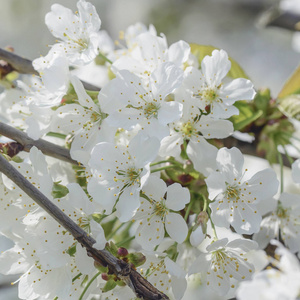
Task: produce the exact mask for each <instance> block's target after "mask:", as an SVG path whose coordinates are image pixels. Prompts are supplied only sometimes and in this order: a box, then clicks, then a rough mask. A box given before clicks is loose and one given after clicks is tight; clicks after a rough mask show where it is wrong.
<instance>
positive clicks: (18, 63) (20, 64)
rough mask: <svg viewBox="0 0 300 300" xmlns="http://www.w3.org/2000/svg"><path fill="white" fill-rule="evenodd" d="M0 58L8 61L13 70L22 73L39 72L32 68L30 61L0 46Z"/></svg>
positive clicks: (36, 73)
mask: <svg viewBox="0 0 300 300" xmlns="http://www.w3.org/2000/svg"><path fill="white" fill-rule="evenodd" d="M0 59H2V60H5V61H6V62H8V63H9V64H10V65H11V66H12V67H13V68H14V70H16V71H17V72H19V73H22V74H35V75H39V73H38V72H37V71H36V70H35V69H34V68H33V66H32V61H31V60H29V59H26V58H23V57H21V56H18V55H16V54H14V53H12V52H9V51H6V50H4V49H1V48H0Z"/></svg>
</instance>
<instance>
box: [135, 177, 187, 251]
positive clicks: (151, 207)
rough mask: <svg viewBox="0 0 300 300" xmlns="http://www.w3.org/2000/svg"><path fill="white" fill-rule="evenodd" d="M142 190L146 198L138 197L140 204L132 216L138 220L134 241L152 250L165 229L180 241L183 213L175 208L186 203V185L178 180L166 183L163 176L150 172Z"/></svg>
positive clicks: (159, 240) (178, 208)
mask: <svg viewBox="0 0 300 300" xmlns="http://www.w3.org/2000/svg"><path fill="white" fill-rule="evenodd" d="M142 190H143V191H142V193H143V195H145V196H146V198H144V197H141V198H140V201H141V206H140V207H139V208H138V209H137V213H136V214H135V216H134V219H135V220H137V221H138V223H139V227H138V228H137V230H136V241H137V242H138V243H139V244H140V245H141V246H142V247H143V248H144V249H146V250H152V249H153V248H154V247H155V246H156V245H158V244H160V243H161V242H162V240H163V239H164V236H165V230H166V231H167V233H168V234H169V235H170V237H171V238H172V239H173V240H175V241H176V242H178V243H179V244H181V243H183V242H184V240H185V238H186V236H187V233H188V227H187V224H186V222H185V221H184V219H183V217H182V216H181V215H180V214H178V213H175V212H178V211H180V210H182V209H184V208H185V205H186V204H187V203H189V201H190V194H189V191H188V189H187V188H183V187H182V186H181V185H180V184H178V183H174V184H172V185H170V186H168V187H167V185H166V183H165V182H164V181H163V180H161V179H159V178H157V177H155V176H151V177H150V178H149V180H148V182H147V184H146V185H145V186H144V187H143V189H142ZM165 194H167V195H166V198H164V196H165ZM173 211H174V212H173Z"/></svg>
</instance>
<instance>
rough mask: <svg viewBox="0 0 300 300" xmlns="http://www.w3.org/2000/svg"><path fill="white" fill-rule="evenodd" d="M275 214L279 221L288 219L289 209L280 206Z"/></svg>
mask: <svg viewBox="0 0 300 300" xmlns="http://www.w3.org/2000/svg"><path fill="white" fill-rule="evenodd" d="M276 214H277V216H278V218H281V219H286V218H288V217H289V209H288V208H283V207H282V206H280V205H279V206H278V208H277V211H276Z"/></svg>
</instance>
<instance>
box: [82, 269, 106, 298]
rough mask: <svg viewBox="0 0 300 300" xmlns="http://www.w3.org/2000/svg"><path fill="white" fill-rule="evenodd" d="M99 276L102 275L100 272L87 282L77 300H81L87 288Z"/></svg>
mask: <svg viewBox="0 0 300 300" xmlns="http://www.w3.org/2000/svg"><path fill="white" fill-rule="evenodd" d="M100 274H102V272H101V271H100V272H98V273H97V274H96V275H95V276H94V277H93V278H92V279H91V280H90V281H89V282H88V284H87V285H86V286H85V288H84V290H83V291H82V293H81V295H80V297H79V299H78V300H82V299H83V296H84V294H85V293H86V291H87V290H88V288H89V287H90V285H91V284H92V283H93V281H94V280H95V279H96V278H97V277H98V276H99V275H100Z"/></svg>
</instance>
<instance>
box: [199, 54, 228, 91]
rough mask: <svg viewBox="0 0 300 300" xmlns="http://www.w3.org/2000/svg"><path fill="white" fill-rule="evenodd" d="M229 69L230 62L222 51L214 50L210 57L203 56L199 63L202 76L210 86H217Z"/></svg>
mask: <svg viewBox="0 0 300 300" xmlns="http://www.w3.org/2000/svg"><path fill="white" fill-rule="evenodd" d="M230 68H231V62H230V61H229V59H228V55H227V53H226V52H225V51H224V50H220V51H219V50H214V51H213V52H212V55H211V56H205V57H204V58H203V60H202V62H201V69H202V72H203V75H204V76H205V79H206V82H207V83H208V84H209V85H211V86H216V87H217V86H219V84H220V83H221V82H222V79H223V78H224V77H225V76H226V75H227V73H228V72H229V70H230Z"/></svg>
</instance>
